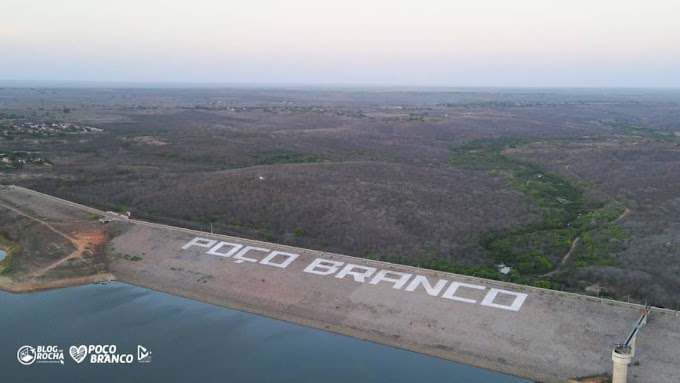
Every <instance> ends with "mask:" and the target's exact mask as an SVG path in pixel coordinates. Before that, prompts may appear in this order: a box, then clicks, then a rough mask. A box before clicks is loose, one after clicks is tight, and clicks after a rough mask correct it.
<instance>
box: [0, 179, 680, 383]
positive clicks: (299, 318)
mask: <svg viewBox="0 0 680 383" xmlns="http://www.w3.org/2000/svg"><path fill="white" fill-rule="evenodd" d="M0 214H12V215H16V216H17V217H18V216H20V215H21V216H22V217H24V218H23V219H35V220H39V222H41V223H36V225H37V224H47V225H50V227H51V228H53V229H55V230H56V231H59V232H63V233H65V234H67V235H68V237H69V238H71V239H73V240H75V241H77V240H78V239H80V238H82V237H84V235H85V234H84V233H89V232H91V231H92V230H105V231H106V234H107V236H106V243H105V251H103V252H104V254H103V255H102V257H103V258H104V260H105V261H102V264H105V267H102V268H100V269H98V271H97V272H96V273H95V272H92V273H90V274H88V275H87V277H81V278H74V279H73V280H72V281H71V280H66V281H62V282H63V283H61V284H58V286H65V285H68V284H78V283H88V281H89V282H92V281H97V280H107V279H109V278H111V279H114V278H115V279H117V280H119V281H122V282H126V283H130V284H134V285H138V286H142V287H146V288H150V289H154V290H159V291H164V292H168V293H171V294H174V295H178V296H183V297H187V298H191V299H196V300H201V301H205V302H210V303H214V304H218V305H222V306H225V307H230V308H235V309H239V310H243V311H248V312H252V313H256V314H261V315H265V316H268V317H272V318H277V319H282V320H285V321H289V322H293V323H298V324H302V325H305V326H309V327H314V328H318V329H323V330H326V331H331V332H335V333H339V334H344V335H348V336H352V337H356V338H360V339H365V340H369V341H373V342H377V343H382V344H386V345H390V346H394V347H399V348H402V349H407V350H411V351H415V352H419V353H423V354H428V355H432V356H436V357H440V358H445V359H449V360H453V361H457V362H461V363H466V364H470V365H473V366H478V367H482V368H487V369H491V370H496V371H499V372H503V373H506V374H511V375H516V376H521V377H525V378H528V379H532V380H534V381H537V382H548V383H565V382H568V381H570V380H571V379H575V378H580V377H587V376H604V375H610V376H611V377H612V378H613V379H614V382H616V383H619V382H629V383H677V382H680V363H679V362H680V316H678V312H677V311H674V310H668V309H663V308H655V307H645V306H643V305H636V304H630V303H625V302H618V301H613V300H608V299H600V298H596V297H591V296H584V295H578V294H572V293H565V292H559V291H553V290H546V289H540V288H534V287H530V286H523V285H516V284H511V283H504V282H499V281H493V280H487V279H481V278H475V277H470V276H464V275H457V274H452V273H445V272H439V271H433V270H427V269H421V268H416V267H409V266H404V265H398V264H391V263H386V262H380V261H375V260H368V259H362V258H356V257H350V256H346V255H340V254H332V253H327V252H323V251H316V250H309V249H302V248H295V247H289V246H284V245H279V244H274V243H268V242H261V241H254V240H249V239H244V238H236V237H230V236H226V235H220V234H216V233H209V232H200V231H195V230H189V229H183V228H177V227H171V226H166V225H160V224H155V223H150V222H144V221H140V220H136V219H134V212H133V214H132V217H123V216H120V215H113V214H110V213H109V214H107V213H106V212H103V211H99V210H97V209H93V208H91V207H87V206H83V205H78V204H75V203H73V202H69V201H65V200H61V199H58V198H55V197H51V196H48V195H44V194H41V193H37V192H35V191H31V190H28V189H23V188H20V187H13V188H7V187H5V188H2V189H0ZM88 215H97V216H100V217H102V218H106V219H104V220H103V221H100V220H98V219H94V220H88V219H87V216H88ZM36 222H38V221H36ZM56 262H59V261H56ZM87 262H89V264H96V261H93V260H92V259H88V260H87ZM71 263H72V264H73V265H74V266H76V265H80V263H78V260H77V257H74V258H71V259H69V260H67V261H64V262H63V263H61V264H59V267H63V266H65V265H66V264H71ZM83 265H85V266H87V264H83ZM83 265H81V266H83ZM85 266H83V270H88V269H87V267H85ZM44 269H45V268H44V267H43V268H42V269H41V270H44ZM51 275H52V274H50V273H49V272H47V273H45V272H43V273H42V274H40V276H32V274H31V273H29V272H26V273H24V274H21V273H19V274H17V275H16V276H15V277H14V279H11V278H10V279H8V278H7V277H0V289H3V290H8V291H13V292H24V291H32V290H36V289H40V288H53V287H55V286H57V284H55V283H56V282H55V281H56V280H57V279H58V278H61V277H60V276H59V275H63V273H62V274H58V275H57V274H54V276H52V277H51ZM27 286H31V288H30V289H29V288H28V287H27ZM631 325H633V331H632V332H631ZM626 334H630V335H629V336H628V337H627V338H625V336H626ZM622 340H623V343H621V342H622ZM612 348H613V349H612ZM633 357H634V361H635V362H634V363H631V361H632V360H633ZM337 363H338V366H339V368H341V367H342V361H337Z"/></svg>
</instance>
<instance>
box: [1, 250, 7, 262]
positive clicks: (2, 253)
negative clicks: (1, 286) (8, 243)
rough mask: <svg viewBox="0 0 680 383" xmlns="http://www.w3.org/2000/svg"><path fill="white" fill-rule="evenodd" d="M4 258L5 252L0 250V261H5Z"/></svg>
mask: <svg viewBox="0 0 680 383" xmlns="http://www.w3.org/2000/svg"><path fill="white" fill-rule="evenodd" d="M6 256H7V252H6V251H5V250H2V249H0V261H2V260H3V259H5V257H6Z"/></svg>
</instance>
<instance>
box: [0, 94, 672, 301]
mask: <svg viewBox="0 0 680 383" xmlns="http://www.w3.org/2000/svg"><path fill="white" fill-rule="evenodd" d="M0 107H2V108H3V112H2V115H0V125H2V126H3V127H2V128H0V129H1V130H3V131H4V132H6V133H7V134H4V135H2V136H0V153H16V152H22V153H26V155H25V156H24V157H26V156H28V157H27V158H41V159H43V161H42V162H35V161H33V162H31V161H24V162H21V161H13V162H7V161H4V162H2V163H0V172H2V173H0V175H1V177H2V182H7V183H9V182H13V183H18V184H21V185H24V186H27V187H33V188H36V189H38V190H40V191H44V192H46V193H49V194H54V195H57V196H60V197H63V198H67V199H71V200H75V201H78V202H81V203H85V204H91V205H94V206H97V207H100V208H102V209H114V210H124V211H127V210H130V211H132V212H133V214H134V215H135V216H137V217H139V218H142V219H148V220H153V221H160V222H166V223H171V224H175V225H180V226H187V227H192V228H196V229H202V230H210V227H211V226H212V229H213V230H215V231H216V232H220V233H226V234H232V235H238V236H244V237H249V238H257V239H264V240H268V241H275V242H280V243H286V244H292V245H296V246H303V247H310V248H315V249H322V250H328V251H334V252H340V253H346V254H350V255H356V256H364V257H371V258H379V259H385V260H390V261H395V262H403V263H409V264H414V265H419V266H423V267H430V268H435V269H441V270H449V271H454V272H461V273H467V274H472V275H478V276H484V277H489V278H496V279H503V280H509V281H513V282H518V283H526V284H533V285H538V286H543V287H548V288H555V289H564V290H573V291H587V292H588V293H592V294H599V295H610V296H615V297H618V298H620V299H628V295H630V296H631V299H632V300H636V301H642V302H644V301H645V300H648V301H649V302H652V303H655V304H657V305H663V306H667V307H673V306H674V305H676V304H677V303H678V299H677V296H678V295H679V294H680V286H679V285H678V284H677V277H675V278H674V273H675V275H677V268H678V265H680V260H679V259H678V256H680V255H678V254H680V252H679V251H678V244H679V243H680V240H679V239H678V234H677V233H678V230H677V228H678V225H680V223H679V218H678V217H679V215H678V210H677V190H678V189H679V188H678V178H677V177H675V176H674V175H675V174H680V172H678V171H677V170H678V169H677V165H678V163H677V159H678V158H680V156H679V155H678V154H680V153H679V150H678V139H679V138H680V137H678V135H679V134H680V133H678V132H680V123H679V121H680V120H679V119H678V118H677V117H678V113H680V96H679V95H678V94H676V93H673V92H660V91H659V92H642V91H640V92H635V91H626V92H622V91H621V92H618V91H612V90H601V91H595V90H592V91H580V92H575V91H556V90H543V91H525V90H506V91H503V92H501V91H493V90H488V91H483V92H482V91H480V92H469V91H459V90H452V91H441V92H415V91H367V90H342V91H331V90H329V91H302V90H294V91H293V90H237V89H210V90H188V89H185V90H172V89H165V90H153V89H119V90H115V89H113V90H112V89H108V90H104V89H100V90H97V89H81V90H74V89H42V90H41V89H37V90H29V89H3V90H0ZM33 120H35V121H36V122H50V121H51V122H54V121H58V122H74V123H78V124H85V125H87V126H93V127H96V128H101V129H103V131H101V132H98V131H96V132H62V133H59V132H57V133H50V134H49V135H46V134H45V133H44V132H38V131H36V132H32V131H31V130H30V129H28V128H27V129H24V130H22V131H20V132H19V131H16V132H15V131H13V130H12V129H13V128H12V124H14V123H17V122H22V121H23V122H25V121H33ZM27 126H30V125H27ZM24 157H21V156H17V155H14V154H13V155H12V158H14V159H16V158H24ZM640 253H644V254H645V255H644V256H640ZM566 255H568V256H566ZM499 264H505V265H507V266H510V267H511V269H512V270H511V272H509V273H508V274H502V273H500V271H499V269H498V267H497V265H499Z"/></svg>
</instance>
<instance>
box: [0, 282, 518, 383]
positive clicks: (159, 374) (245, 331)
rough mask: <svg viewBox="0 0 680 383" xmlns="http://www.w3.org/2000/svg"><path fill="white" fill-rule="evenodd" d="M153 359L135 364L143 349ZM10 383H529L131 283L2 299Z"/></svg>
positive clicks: (1, 337) (0, 370) (2, 360)
mask: <svg viewBox="0 0 680 383" xmlns="http://www.w3.org/2000/svg"><path fill="white" fill-rule="evenodd" d="M90 344H93V345H96V344H102V345H116V346H117V351H118V353H130V354H134V356H135V361H134V363H132V364H117V365H97V364H90V363H89V359H86V360H85V361H83V362H82V363H80V364H77V363H76V362H74V360H73V359H72V358H71V356H69V347H70V346H71V345H76V346H78V345H90ZM24 345H30V346H33V347H35V346H38V345H45V346H48V345H56V346H58V347H59V348H62V349H63V350H64V364H63V365H61V364H38V363H33V364H31V365H21V364H20V363H19V362H18V360H17V351H18V350H19V348H20V347H22V346H24ZM138 345H142V346H144V347H145V348H146V349H147V350H148V351H150V352H151V356H150V358H149V359H150V362H149V363H138V362H137V359H136V358H137V346H138ZM0 376H1V377H2V379H1V380H2V381H3V382H4V381H7V382H47V381H49V382H50V383H56V382H76V381H82V382H98V383H104V382H123V381H125V382H197V381H201V382H218V381H219V382H239V383H240V382H254V383H255V382H258V383H259V382H263V383H264V382H283V383H289V382H290V383H293V382H295V383H297V382H324V383H326V382H338V383H340V382H342V383H345V382H378V383H381V382H385V383H387V382H389V383H394V382H409V383H413V382H427V383H436V382H447V383H519V382H528V381H527V380H524V379H520V378H516V377H512V376H507V375H503V374H499V373H496V372H492V371H488V370H483V369H478V368H475V367H471V366H466V365H463V364H458V363H454V362H450V361H446V360H441V359H437V358H432V357H429V356H425V355H420V354H416V353H412V352H409V351H404V350H400V349H396V348H392V347H387V346H382V345H378V344H374V343H370V342H366V341H362V340H358V339H354V338H349V337H345V336H341V335H337V334H332V333H328V332H324V331H320V330H315V329H310V328H306V327H303V326H298V325H294V324H290V323H286V322H282V321H278V320H274V319H269V318H265V317H261V316H258V315H253V314H248V313H244V312H240V311H235V310H230V309H226V308H223V307H219V306H214V305H210V304H206V303H202V302H196V301H192V300H188V299H184V298H179V297H175V296H171V295H168V294H164V293H160V292H156V291H151V290H147V289H143V288H139V287H136V286H130V285H126V284H123V283H117V282H111V283H109V284H107V285H87V286H80V287H73V288H67V289H61V290H54V291H47V292H42V293H35V294H20V295H14V294H9V293H5V292H1V291H0Z"/></svg>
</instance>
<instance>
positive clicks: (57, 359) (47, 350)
mask: <svg viewBox="0 0 680 383" xmlns="http://www.w3.org/2000/svg"><path fill="white" fill-rule="evenodd" d="M17 360H18V361H19V363H21V364H23V365H24V366H29V365H31V364H33V363H59V364H64V350H62V349H60V348H59V347H57V346H42V345H41V346H36V347H33V346H28V345H26V346H21V347H19V350H17Z"/></svg>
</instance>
